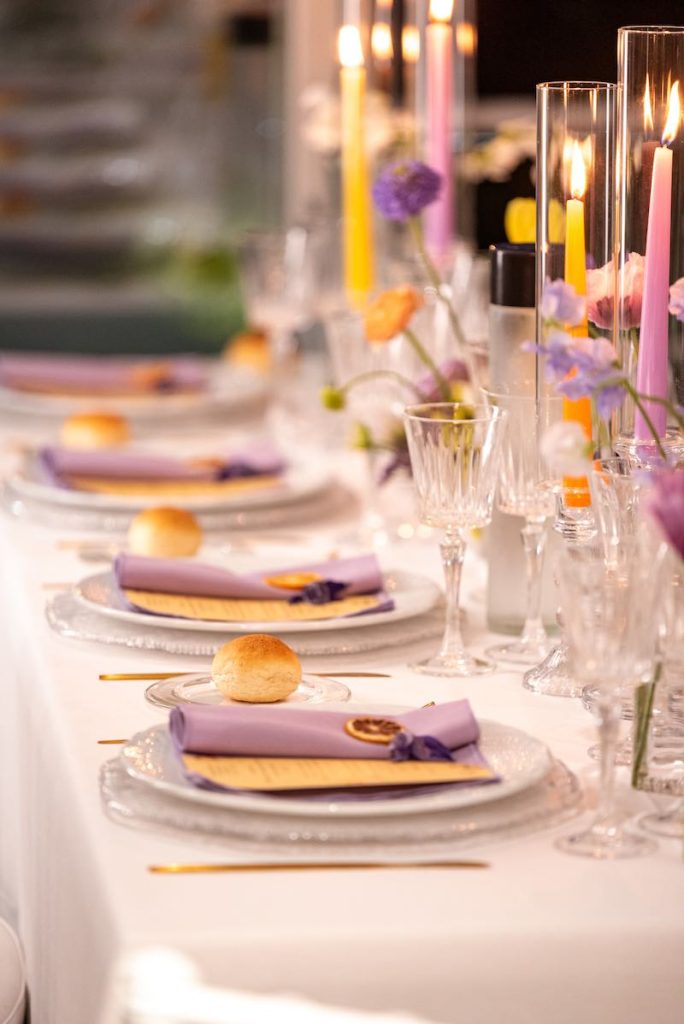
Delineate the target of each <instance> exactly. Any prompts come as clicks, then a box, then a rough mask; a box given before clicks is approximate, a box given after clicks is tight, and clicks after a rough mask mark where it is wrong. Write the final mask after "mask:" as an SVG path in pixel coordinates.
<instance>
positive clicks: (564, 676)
mask: <svg viewBox="0 0 684 1024" xmlns="http://www.w3.org/2000/svg"><path fill="white" fill-rule="evenodd" d="M523 686H524V687H525V689H526V690H532V692H533V693H542V694H544V695H545V696H546V697H579V696H580V695H581V693H582V684H581V683H579V682H577V680H576V679H573V677H572V675H571V674H570V667H569V665H568V659H567V654H566V649H565V647H564V645H563V644H558V646H557V647H554V648H552V650H551V651H549V653H548V654H547V656H546V657H545V658H544V660H543V661H542V662H541V663H540V664H539V665H535V667H534V668H531V669H530V670H529V672H526V673H525V675H524V676H523Z"/></svg>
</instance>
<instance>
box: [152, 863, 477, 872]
mask: <svg viewBox="0 0 684 1024" xmlns="http://www.w3.org/2000/svg"><path fill="white" fill-rule="evenodd" d="M488 867H490V864H489V861H486V860H434V861H425V862H420V861H405V862H403V863H401V862H399V861H389V862H378V861H339V862H336V861H331V862H330V863H327V864H318V863H314V864H312V863H306V862H300V861H292V863H290V864H282V863H264V864H150V865H149V866H148V868H147V870H148V871H149V872H150V873H151V874H153V875H199V874H204V873H206V874H216V873H218V872H227V873H231V872H236V873H237V872H247V871H359V870H364V871H365V870H376V869H379V868H390V869H392V868H488Z"/></svg>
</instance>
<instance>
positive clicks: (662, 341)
mask: <svg viewBox="0 0 684 1024" xmlns="http://www.w3.org/2000/svg"><path fill="white" fill-rule="evenodd" d="M618 85H619V91H618V145H617V238H616V260H615V262H616V263H617V280H616V288H617V292H616V294H617V296H618V302H617V315H616V316H615V321H616V322H615V342H616V346H617V349H618V353H619V355H620V359H621V362H622V365H623V367H624V368H625V370H626V371H627V373H628V374H629V378H630V381H631V383H632V384H633V385H634V387H635V388H636V389H637V391H638V392H639V393H640V394H642V395H648V396H652V398H651V400H646V401H645V402H644V408H645V412H642V411H640V410H639V409H637V408H635V404H634V402H633V401H632V400H631V399H629V398H628V400H627V401H626V402H625V404H624V406H623V408H622V409H621V411H620V412H619V414H618V416H617V419H616V436H617V447H618V449H619V450H620V451H621V452H623V453H624V454H630V455H635V454H636V455H639V456H642V457H644V458H646V459H648V457H649V455H650V454H651V453H654V454H655V443H654V440H653V433H652V431H653V428H655V430H656V432H657V434H658V436H659V437H660V438H661V443H662V444H663V446H664V447H665V448H668V447H669V448H670V449H671V450H672V449H675V450H676V449H677V448H678V449H679V450H680V453H681V451H682V450H684V445H682V437H681V431H679V430H678V429H677V427H676V426H675V425H674V424H672V423H671V422H668V413H667V410H666V408H665V406H664V405H663V404H662V403H663V400H664V399H668V398H669V399H673V400H675V401H676V402H678V403H679V404H682V403H683V402H684V130H683V127H682V125H683V122H682V104H683V103H684V26H678V27H677V26H662V25H656V26H634V27H629V28H622V29H620V31H619V33H618ZM676 282H679V284H678V285H677V283H676ZM668 307H669V312H668ZM606 313H607V314H608V316H607V318H606V319H607V322H608V321H612V318H613V304H608V306H607V310H606ZM649 420H650V423H649Z"/></svg>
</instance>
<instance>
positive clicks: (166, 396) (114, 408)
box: [0, 357, 270, 422]
mask: <svg viewBox="0 0 684 1024" xmlns="http://www.w3.org/2000/svg"><path fill="white" fill-rule="evenodd" d="M151 358H152V357H151ZM152 361H153V360H152ZM162 361H163V360H162ZM207 378H208V386H207V388H206V389H205V390H200V391H192V392H185V393H183V392H179V393H174V392H173V391H171V392H168V391H167V392H164V391H156V392H152V393H150V394H144V395H136V396H128V395H123V396H119V397H117V396H111V395H103V396H98V395H90V396H88V395H84V396H83V397H81V396H72V395H50V394H48V395H46V394H37V393H35V392H30V391H18V390H17V391H15V390H14V389H12V388H6V387H0V411H1V412H8V413H12V412H15V413H19V414H20V415H25V416H46V417H54V418H57V417H65V416H70V415H72V414H73V413H78V412H90V411H92V409H93V406H94V405H97V407H98V409H99V410H101V411H102V412H109V411H111V412H118V413H120V414H121V415H122V416H125V417H126V418H127V419H130V420H132V421H133V422H135V421H136V420H145V421H147V420H155V419H158V418H160V417H166V416H168V417H176V416H190V415H198V416H201V417H202V418H205V417H206V416H207V415H211V414H212V413H215V412H218V411H222V412H230V411H231V410H236V409H240V408H242V407H244V406H246V405H251V404H253V403H256V402H259V401H262V400H263V399H264V398H265V397H266V395H267V394H268V392H269V388H270V385H269V383H268V381H267V379H266V378H265V377H263V376H261V375H259V374H256V373H250V372H249V371H248V370H244V369H241V368H239V367H233V366H228V365H226V364H225V363H223V362H221V361H219V360H207Z"/></svg>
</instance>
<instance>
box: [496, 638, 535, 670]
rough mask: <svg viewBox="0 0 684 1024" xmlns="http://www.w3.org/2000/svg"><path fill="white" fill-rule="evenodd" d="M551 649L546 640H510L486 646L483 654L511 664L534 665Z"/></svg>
mask: <svg viewBox="0 0 684 1024" xmlns="http://www.w3.org/2000/svg"><path fill="white" fill-rule="evenodd" d="M550 650H551V644H550V643H549V641H548V640H546V641H542V642H540V641H539V640H523V639H522V637H521V638H520V639H519V640H511V641H510V643H507V644H494V646H493V647H488V648H487V650H486V651H485V654H486V655H487V656H488V657H491V658H496V660H497V661H507V662H510V664H511V665H536V664H537V662H539V661H541V660H542V659H543V658H546V656H547V655H548V653H549V651H550Z"/></svg>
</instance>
